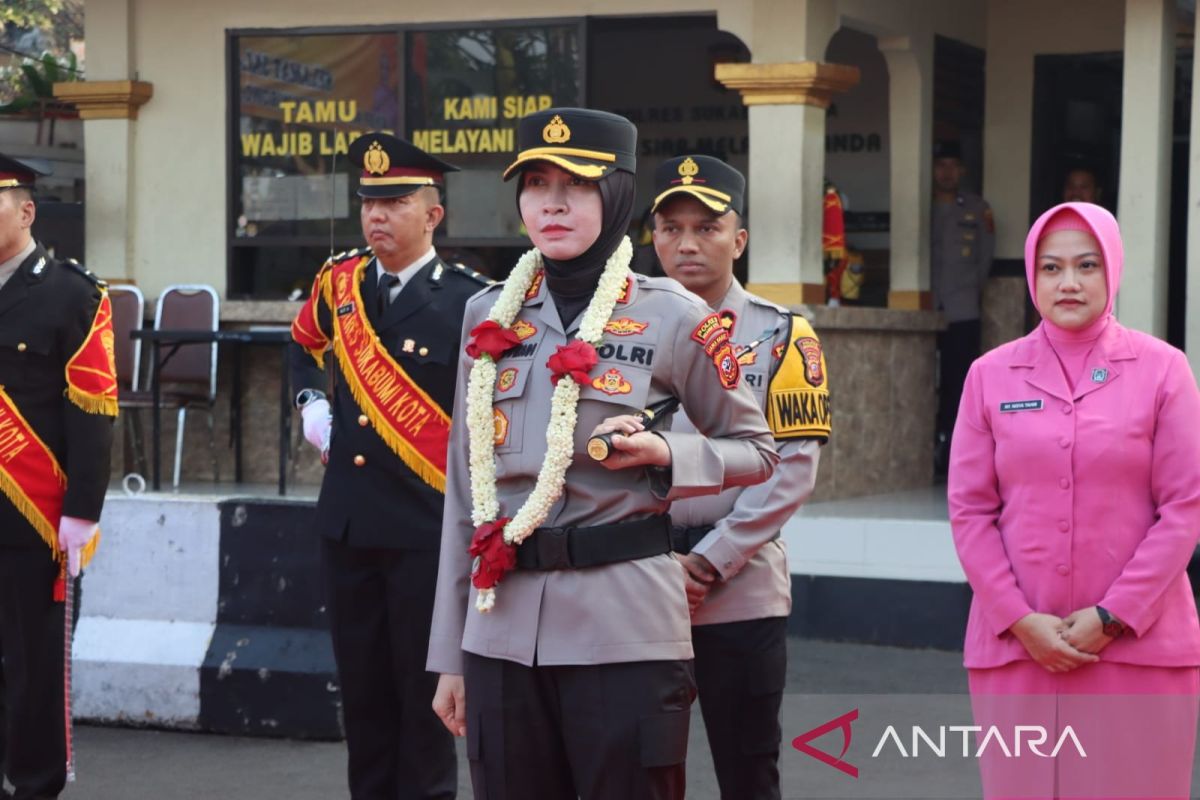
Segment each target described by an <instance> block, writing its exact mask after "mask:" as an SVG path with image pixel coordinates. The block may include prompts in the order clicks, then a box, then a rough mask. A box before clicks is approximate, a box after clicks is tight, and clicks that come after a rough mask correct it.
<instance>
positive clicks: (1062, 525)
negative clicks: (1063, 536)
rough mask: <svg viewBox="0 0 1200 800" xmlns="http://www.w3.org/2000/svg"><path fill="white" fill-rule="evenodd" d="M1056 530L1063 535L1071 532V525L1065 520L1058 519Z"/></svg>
mask: <svg viewBox="0 0 1200 800" xmlns="http://www.w3.org/2000/svg"><path fill="white" fill-rule="evenodd" d="M1058 529H1059V530H1060V531H1062V532H1063V533H1066V532H1067V531H1069V530H1071V523H1069V522H1067V521H1066V520H1065V519H1060V520H1059V521H1058Z"/></svg>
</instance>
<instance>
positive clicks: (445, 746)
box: [322, 539, 458, 800]
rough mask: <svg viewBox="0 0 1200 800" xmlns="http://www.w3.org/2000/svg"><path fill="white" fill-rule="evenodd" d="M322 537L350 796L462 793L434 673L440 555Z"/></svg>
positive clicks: (382, 798) (386, 798) (375, 799)
mask: <svg viewBox="0 0 1200 800" xmlns="http://www.w3.org/2000/svg"><path fill="white" fill-rule="evenodd" d="M322 541H323V545H322V565H323V572H324V578H325V593H326V598H327V601H328V604H329V613H330V620H331V624H330V627H331V633H332V635H333V654H334V658H335V659H336V660H337V668H338V680H339V683H340V684H341V689H342V714H343V719H344V723H345V729H346V747H347V749H348V751H349V770H348V771H349V783H350V796H351V797H352V798H353V800H417V798H422V799H424V798H439V799H441V800H445V799H448V798H453V797H454V796H455V795H456V793H457V791H458V759H457V757H456V755H455V751H454V737H453V736H451V734H450V732H449V731H447V730H446V729H445V727H443V726H442V723H441V721H440V720H439V719H438V718H437V715H436V714H434V713H433V709H432V707H431V706H432V703H433V693H434V691H435V690H436V688H437V676H436V675H435V674H433V673H431V672H426V671H425V656H426V653H427V651H428V649H429V627H430V622H431V619H432V617H433V593H434V586H435V584H436V583H437V566H438V553H437V551H436V550H388V549H374V548H356V547H347V546H346V545H344V544H341V543H339V542H333V541H330V540H328V539H324V540H322Z"/></svg>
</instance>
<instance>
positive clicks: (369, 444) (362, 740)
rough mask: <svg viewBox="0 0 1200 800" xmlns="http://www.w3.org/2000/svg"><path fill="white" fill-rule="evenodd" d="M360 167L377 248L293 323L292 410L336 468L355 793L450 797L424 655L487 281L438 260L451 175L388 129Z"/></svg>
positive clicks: (334, 271) (330, 475) (337, 263)
mask: <svg viewBox="0 0 1200 800" xmlns="http://www.w3.org/2000/svg"><path fill="white" fill-rule="evenodd" d="M350 160H351V161H352V162H353V163H354V164H355V165H357V166H358V167H359V168H361V169H362V176H361V178H360V180H359V189H358V194H359V197H361V198H362V211H361V214H360V217H361V222H362V230H363V236H364V237H365V238H366V240H367V242H368V244H369V245H370V247H367V248H364V249H362V250H352V251H350V252H348V253H342V254H340V255H337V256H334V257H333V258H331V259H329V261H327V262H326V263H325V265H324V266H322V267H321V270H320V272H318V274H317V278H316V281H315V282H314V284H313V290H312V295H311V296H310V297H309V300H308V302H307V303H306V304H305V305H304V307H303V308H302V309H301V311H300V313H299V314H298V315H297V317H296V320H295V322H294V323H293V325H292V332H293V336H294V338H295V339H296V342H297V343H298V345H299V347H297V348H296V349H295V352H294V356H295V358H294V361H293V364H294V366H293V384H294V386H296V387H297V388H298V389H299V390H300V391H299V393H298V395H297V400H296V402H297V405H298V406H299V407H300V408H301V413H302V414H303V417H304V431H305V436H306V438H307V439H308V440H309V441H310V442H312V443H313V444H314V445H315V446H316V447H318V448H319V449H320V450H321V451H322V456H323V458H324V459H325V460H326V463H327V467H326V472H325V480H324V482H323V483H322V485H321V494H320V499H319V500H318V501H317V512H316V530H317V532H318V533H319V534H320V535H321V537H322V542H323V551H322V552H323V560H324V568H325V585H326V593H327V598H328V603H329V611H330V615H331V625H332V633H333V649H334V655H335V657H336V659H337V665H338V675H339V678H340V682H341V689H342V707H343V712H344V717H345V730H346V744H347V747H348V749H349V754H350V764H349V777H350V793H351V796H352V798H353V800H397V799H398V798H452V797H454V796H455V792H456V790H457V785H458V781H457V761H456V757H455V751H454V741H453V737H452V736H451V735H450V734H449V732H448V731H446V729H445V728H443V727H442V725H441V722H440V721H439V720H438V719H437V717H436V716H434V714H433V712H432V711H431V710H430V702H431V701H432V699H433V693H434V689H435V688H436V685H437V678H436V676H435V675H432V674H430V673H428V672H426V671H425V654H426V649H427V647H428V642H429V624H430V618H431V615H432V613H433V593H434V586H435V583H436V580H437V565H438V548H439V544H440V541H441V525H442V506H443V497H444V494H443V493H444V491H445V462H446V436H447V434H448V430H449V419H448V417H447V416H446V414H447V413H448V412H449V410H450V409H451V408H452V406H453V403H454V382H455V377H456V369H457V365H458V352H459V349H460V341H459V340H460V336H461V325H462V317H463V308H464V306H465V305H466V302H467V298H469V297H470V296H471V295H473V294H474V293H475V292H476V291H478V290H479V289H481V288H482V287H483V286H484V285H485V284H486V282H487V281H486V280H485V279H483V278H482V277H481V276H479V275H478V274H477V273H474V272H470V271H468V270H466V269H465V268H463V267H459V266H455V265H450V264H446V263H444V262H443V261H442V260H441V259H439V258H438V256H437V253H436V252H435V251H434V248H433V232H434V229H435V228H437V226H438V223H440V222H441V221H442V217H443V216H444V214H445V210H444V208H443V206H442V204H441V203H442V201H441V191H442V186H443V176H444V174H445V173H447V172H450V171H454V170H455V169H456V168H455V167H453V166H451V165H449V164H446V163H444V162H442V161H440V160H438V159H436V158H434V157H432V156H430V155H428V154H426V153H424V152H423V151H421V150H420V149H418V148H417V147H415V146H413V145H412V144H410V143H409V142H407V141H404V140H403V139H399V138H396V137H394V136H390V135H388V134H385V133H367V134H364V135H363V136H362V137H360V138H358V139H356V140H355V141H354V143H353V144H352V145H351V147H350ZM326 358H328V359H329V360H330V361H332V362H333V363H332V369H331V370H330V371H329V372H330V378H329V380H332V406H331V405H330V402H329V401H328V400H326V398H325V391H326V389H327V387H328V386H329V383H328V380H327V378H326V375H325V373H323V372H322V370H321V366H322V365H323V363H324V361H325V360H326ZM331 411H332V413H331Z"/></svg>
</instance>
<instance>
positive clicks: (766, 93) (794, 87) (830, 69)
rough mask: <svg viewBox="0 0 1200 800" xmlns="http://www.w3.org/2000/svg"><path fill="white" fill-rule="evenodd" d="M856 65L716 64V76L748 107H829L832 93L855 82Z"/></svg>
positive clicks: (855, 83)
mask: <svg viewBox="0 0 1200 800" xmlns="http://www.w3.org/2000/svg"><path fill="white" fill-rule="evenodd" d="M860 77H861V74H860V73H859V70H858V67H848V66H844V65H842V64H822V63H820V62H819V61H795V62H790V63H781V64H717V68H716V78H717V80H718V81H720V82H721V83H723V84H724V85H725V87H726V88H727V89H737V90H738V91H739V92H741V93H742V102H743V103H745V104H746V105H748V106H764V105H806V106H815V107H817V108H829V103H830V102H831V101H832V100H833V96H834V95H835V94H839V93H841V92H844V91H846V90H848V89H851V88H853V87H854V86H856V85H858V81H859V78H860Z"/></svg>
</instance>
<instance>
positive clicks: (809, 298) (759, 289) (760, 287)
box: [746, 282, 825, 306]
mask: <svg viewBox="0 0 1200 800" xmlns="http://www.w3.org/2000/svg"><path fill="white" fill-rule="evenodd" d="M746 291H748V292H752V293H753V294H756V295H758V296H759V297H761V298H763V299H764V300H770V301H771V302H772V303H778V304H779V305H781V306H800V305H809V306H820V305H824V304H825V284H823V283H799V282H797V283H748V284H746Z"/></svg>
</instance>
